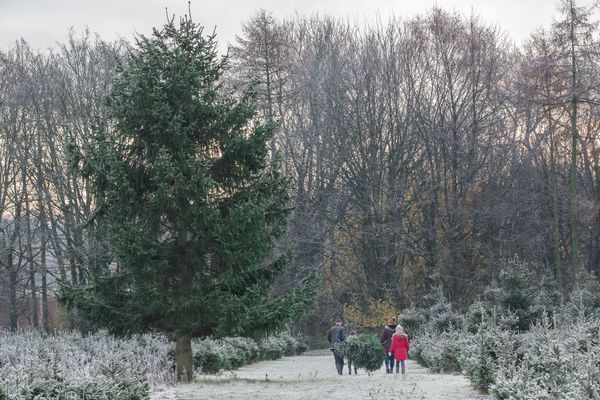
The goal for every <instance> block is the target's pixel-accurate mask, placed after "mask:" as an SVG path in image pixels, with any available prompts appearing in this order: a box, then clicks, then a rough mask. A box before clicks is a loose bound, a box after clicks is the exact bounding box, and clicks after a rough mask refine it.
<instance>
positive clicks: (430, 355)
mask: <svg viewBox="0 0 600 400" xmlns="http://www.w3.org/2000/svg"><path fill="white" fill-rule="evenodd" d="M467 340H468V339H467V337H466V336H465V335H464V334H463V332H461V331H458V330H454V329H452V330H449V331H443V332H436V331H432V332H427V333H425V334H423V335H421V336H419V337H417V338H416V339H414V340H412V342H411V356H412V357H413V358H414V359H415V360H416V361H417V362H418V363H420V364H422V365H424V366H426V367H428V368H430V369H431V370H432V371H433V372H440V373H454V372H460V371H461V369H462V368H461V364H460V356H461V354H462V352H463V351H464V346H465V344H466V343H467Z"/></svg>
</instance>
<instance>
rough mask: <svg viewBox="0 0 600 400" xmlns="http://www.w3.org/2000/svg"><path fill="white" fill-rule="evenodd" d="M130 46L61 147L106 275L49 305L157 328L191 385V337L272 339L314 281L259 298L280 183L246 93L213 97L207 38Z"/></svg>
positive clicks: (274, 265) (275, 260)
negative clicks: (88, 202) (90, 208)
mask: <svg viewBox="0 0 600 400" xmlns="http://www.w3.org/2000/svg"><path fill="white" fill-rule="evenodd" d="M136 44H137V51H136V52H134V53H133V54H131V55H130V58H129V60H128V66H127V67H126V68H122V69H121V70H120V71H119V75H118V77H117V79H116V81H115V82H114V86H113V89H112V92H111V95H110V96H109V98H108V101H107V106H108V110H109V113H108V114H109V118H108V120H107V121H104V122H103V123H102V124H100V125H101V128H100V129H98V130H97V132H96V133H95V137H94V140H93V145H92V146H90V147H88V148H83V149H76V150H77V151H73V154H74V160H73V162H74V164H75V165H77V166H78V168H79V170H80V171H81V173H83V174H85V175H86V176H88V177H89V178H90V180H91V182H92V183H93V190H94V191H95V195H96V196H97V202H98V204H97V211H96V212H95V215H94V216H92V219H95V220H98V221H99V223H101V224H103V226H105V227H106V229H107V232H108V234H109V240H110V245H111V250H112V253H113V255H114V257H115V259H116V264H117V266H116V268H114V269H113V270H112V271H111V272H110V273H107V274H105V275H103V276H100V277H95V278H94V279H93V280H91V281H89V283H88V284H87V285H86V286H84V287H80V288H76V287H72V286H68V285H64V286H62V288H61V294H60V297H61V299H62V301H63V302H64V303H66V304H67V305H68V306H70V307H75V308H77V309H78V310H79V312H80V313H81V314H82V315H83V316H84V317H86V318H87V319H89V320H90V321H93V322H94V323H96V324H97V325H98V326H103V327H108V328H109V329H110V330H111V331H112V332H114V333H117V334H129V333H135V332H144V331H148V330H155V331H162V332H165V333H167V334H168V335H169V336H170V337H171V338H172V339H174V340H176V358H177V372H178V375H179V376H180V378H184V379H185V378H187V379H191V377H192V376H193V369H192V352H191V338H192V337H202V336H208V335H214V336H217V337H218V336H223V335H230V336H231V335H244V336H257V335H262V334H265V333H268V332H273V331H276V330H278V329H280V328H282V327H283V325H284V324H285V323H286V322H287V321H289V320H290V319H292V318H293V317H294V316H296V315H297V314H299V313H300V312H301V311H303V310H304V309H305V308H306V307H307V306H308V305H309V304H310V303H311V301H312V298H313V296H314V292H315V290H316V287H317V285H316V282H317V278H316V276H314V275H311V276H310V277H308V278H307V279H305V280H304V281H303V282H301V283H300V284H299V285H298V286H297V288H296V289H295V290H293V291H291V292H289V293H287V294H286V295H283V296H280V297H277V298H274V297H273V296H272V295H271V294H270V289H271V285H272V283H273V282H274V280H275V279H276V278H277V277H278V276H279V275H280V274H281V273H282V272H283V271H284V269H285V267H286V264H287V261H288V259H289V255H288V254H287V253H284V254H282V255H278V256H274V255H273V252H274V245H273V242H274V240H275V239H276V238H277V237H278V236H279V235H281V234H282V232H283V229H284V227H285V223H286V220H287V217H288V213H289V209H288V200H289V199H288V185H289V179H288V178H286V177H285V176H283V175H282V174H281V173H280V172H279V165H278V162H277V160H276V159H275V160H274V161H271V159H270V157H268V142H269V140H270V139H271V137H272V135H273V133H274V130H275V128H276V127H275V126H274V125H273V124H272V123H271V122H266V123H262V122H261V121H259V120H258V119H257V118H256V112H255V106H254V104H255V95H254V93H252V91H251V90H246V91H245V92H243V93H241V94H235V93H233V92H227V91H226V90H225V89H224V88H223V85H222V80H223V74H224V73H225V72H226V70H227V65H228V64H227V59H226V58H220V57H219V56H218V54H217V51H216V42H215V35H214V34H213V35H208V36H206V35H204V34H203V30H202V27H200V26H198V25H197V24H195V23H194V22H193V21H192V20H191V18H189V17H185V18H183V19H181V21H180V22H179V24H175V23H174V22H173V20H171V21H168V23H167V24H166V25H165V26H164V27H163V28H162V29H161V30H157V29H155V30H154V32H153V34H152V35H151V36H150V37H144V36H141V37H140V38H139V39H138V40H137V42H136Z"/></svg>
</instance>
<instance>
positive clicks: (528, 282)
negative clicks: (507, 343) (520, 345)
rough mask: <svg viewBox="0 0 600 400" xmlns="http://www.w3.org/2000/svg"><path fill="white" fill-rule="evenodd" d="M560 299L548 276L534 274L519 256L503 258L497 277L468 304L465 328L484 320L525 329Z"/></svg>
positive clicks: (551, 308) (475, 327)
mask: <svg viewBox="0 0 600 400" xmlns="http://www.w3.org/2000/svg"><path fill="white" fill-rule="evenodd" d="M559 302H560V298H559V295H558V291H557V288H556V284H555V282H554V281H553V280H552V279H542V280H539V279H537V278H536V276H535V274H534V272H533V270H532V268H531V266H529V265H528V264H526V263H523V262H521V261H519V260H516V259H512V260H509V261H508V262H507V265H506V267H505V268H504V269H502V270H501V271H500V273H499V274H498V276H497V278H496V279H495V280H494V281H493V282H492V284H491V285H490V286H489V287H488V288H487V289H486V290H485V291H484V293H483V297H482V300H481V302H476V303H475V304H473V305H472V306H471V309H470V311H469V314H468V316H467V321H468V327H469V330H470V331H472V332H474V331H476V329H477V326H478V325H479V324H480V323H482V322H484V321H486V320H493V323H494V324H496V325H498V326H500V327H502V328H505V329H511V330H515V331H526V330H528V329H529V327H530V326H531V325H532V324H534V323H535V322H536V321H537V320H539V319H540V318H541V317H542V315H543V314H544V312H552V311H554V310H556V309H557V306H558V304H559Z"/></svg>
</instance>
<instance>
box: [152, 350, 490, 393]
mask: <svg viewBox="0 0 600 400" xmlns="http://www.w3.org/2000/svg"><path fill="white" fill-rule="evenodd" d="M406 371H407V373H406V375H405V376H396V375H395V374H394V375H387V374H386V373H385V368H384V369H382V370H379V371H376V372H374V373H372V374H371V375H367V373H366V372H364V371H360V370H359V371H358V375H352V376H348V375H344V376H338V375H337V373H336V371H335V366H334V362H333V357H332V356H331V354H327V352H311V353H308V354H306V355H303V356H297V357H285V358H282V359H280V360H276V361H263V362H259V363H255V364H251V365H248V366H245V367H242V368H240V369H239V370H237V371H234V372H226V373H224V374H221V375H218V376H206V377H204V378H200V379H198V380H197V381H196V382H195V383H193V384H187V385H180V386H178V387H176V388H175V389H173V390H171V391H169V392H164V393H161V394H159V393H157V394H155V395H154V396H153V399H154V400H162V399H165V400H175V399H176V400H209V399H210V400H220V399H223V400H241V399H259V400H267V399H268V400H276V399H282V398H285V399H286V400H311V399H315V400H317V399H318V400H324V399H327V400H336V399H339V400H342V399H344V400H346V399H378V400H387V399H398V398H402V399H403V400H417V399H419V400H421V399H423V400H430V399H432V400H433V399H439V400H467V399H483V398H484V397H481V396H478V395H477V394H476V393H475V392H473V390H472V389H471V388H470V387H469V383H468V381H467V380H466V379H465V378H464V377H462V376H460V375H438V374H432V373H430V372H429V371H428V370H427V369H425V368H423V367H421V366H419V365H418V364H416V363H415V362H412V361H408V364H407V367H406ZM344 372H345V374H347V373H348V370H347V368H345V369H344Z"/></svg>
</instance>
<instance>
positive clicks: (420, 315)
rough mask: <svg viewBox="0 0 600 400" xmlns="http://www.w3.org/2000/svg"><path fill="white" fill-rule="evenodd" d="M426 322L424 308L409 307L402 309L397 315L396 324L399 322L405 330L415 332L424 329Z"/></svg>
mask: <svg viewBox="0 0 600 400" xmlns="http://www.w3.org/2000/svg"><path fill="white" fill-rule="evenodd" d="M426 323H427V316H426V315H425V312H424V310H421V309H414V308H413V309H409V310H404V311H403V312H402V314H400V316H399V317H398V324H400V325H401V326H402V327H403V328H404V330H405V331H406V332H411V333H413V334H417V333H418V332H422V331H423V330H424V329H425V325H426Z"/></svg>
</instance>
